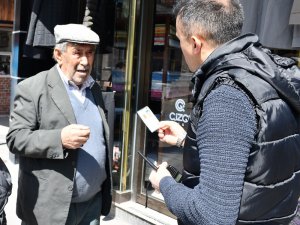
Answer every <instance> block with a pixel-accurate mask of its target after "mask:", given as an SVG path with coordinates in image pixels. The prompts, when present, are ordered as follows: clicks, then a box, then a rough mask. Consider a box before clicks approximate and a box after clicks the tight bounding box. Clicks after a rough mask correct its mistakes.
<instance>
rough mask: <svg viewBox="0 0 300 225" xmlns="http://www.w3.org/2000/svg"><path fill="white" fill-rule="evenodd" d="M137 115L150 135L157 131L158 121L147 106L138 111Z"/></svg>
mask: <svg viewBox="0 0 300 225" xmlns="http://www.w3.org/2000/svg"><path fill="white" fill-rule="evenodd" d="M137 113H138V115H139V116H140V117H141V119H142V121H143V122H144V123H145V125H146V126H147V127H148V129H149V130H150V131H151V132H152V133H153V132H154V131H156V130H158V128H159V121H158V119H157V118H156V116H155V115H154V114H153V112H152V111H151V109H150V108H149V107H148V106H145V107H144V108H142V109H140V110H138V111H137Z"/></svg>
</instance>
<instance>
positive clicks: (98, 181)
mask: <svg viewBox="0 0 300 225" xmlns="http://www.w3.org/2000/svg"><path fill="white" fill-rule="evenodd" d="M69 96H70V100H71V103H72V107H73V110H74V114H75V117H76V121H77V123H78V124H82V125H86V126H88V127H89V128H90V131H91V133H90V137H89V139H88V141H87V142H86V143H85V144H84V145H83V146H82V147H81V148H79V149H78V156H77V165H76V175H75V180H74V189H73V196H72V202H85V201H87V200H89V199H91V198H92V197H93V196H94V195H96V194H97V193H98V192H99V191H100V190H101V185H102V183H103V181H104V180H105V179H106V177H107V175H106V171H105V162H106V146H105V140H104V136H103V133H104V130H103V122H102V119H101V116H100V113H99V110H98V108H97V105H96V104H95V102H94V98H93V95H92V93H91V90H90V88H86V99H85V101H84V103H83V104H82V103H81V102H79V100H78V99H76V97H75V96H74V95H73V94H72V93H69Z"/></svg>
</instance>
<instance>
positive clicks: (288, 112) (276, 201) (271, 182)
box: [182, 46, 300, 224]
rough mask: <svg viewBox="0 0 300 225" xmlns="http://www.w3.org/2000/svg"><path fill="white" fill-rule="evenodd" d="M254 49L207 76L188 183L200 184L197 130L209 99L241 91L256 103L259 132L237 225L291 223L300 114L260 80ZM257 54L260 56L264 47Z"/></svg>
mask: <svg viewBox="0 0 300 225" xmlns="http://www.w3.org/2000/svg"><path fill="white" fill-rule="evenodd" d="M253 48H255V47H253V46H252V47H249V48H248V49H247V50H245V51H244V52H239V53H236V54H231V55H229V56H226V60H223V61H220V60H219V61H218V66H215V67H214V68H213V70H212V71H209V72H208V73H205V81H203V85H202V86H201V87H200V88H199V93H197V95H196V99H197V100H196V101H195V105H194V107H193V111H192V113H191V116H190V123H189V127H188V130H187V138H186V142H185V147H184V150H183V151H184V152H183V167H184V169H183V181H182V182H183V183H184V184H185V185H186V186H189V187H193V186H195V185H197V184H198V183H199V178H200V171H201V165H200V161H199V152H198V149H197V143H196V129H197V123H198V120H199V118H200V117H201V108H202V104H203V101H204V99H205V97H206V96H207V95H208V94H209V93H210V91H211V90H213V89H214V88H216V87H217V86H218V85H222V84H227V85H232V86H235V87H238V88H240V89H241V91H244V92H245V93H246V94H247V95H248V97H249V98H250V99H251V100H252V102H253V104H254V107H255V110H256V115H257V124H258V130H257V134H256V137H255V140H254V143H253V145H252V148H251V150H250V156H249V160H248V165H247V170H246V174H245V182H244V187H243V193H242V199H241V205H240V212H239V216H238V222H237V224H252V223H256V224H259V223H268V222H269V223H270V224H287V223H288V222H289V221H290V220H291V219H292V217H293V216H294V215H295V214H296V211H297V204H298V197H299V195H300V135H299V131H300V115H299V114H298V113H295V111H294V110H293V109H292V108H291V107H290V106H289V105H288V103H286V101H284V100H283V99H282V98H281V97H280V96H279V94H278V92H277V91H276V89H275V88H274V87H273V86H272V85H271V84H269V82H267V81H265V80H264V79H261V78H260V77H259V76H256V72H255V70H256V68H254V67H253V64H252V63H249V62H250V61H251V60H249V56H251V55H252V54H253V52H252V50H253ZM255 51H258V52H260V50H259V49H258V48H255V50H254V52H255ZM256 57H257V55H256ZM245 68H247V69H245ZM262 68H263V67H262ZM260 69H261V68H260ZM260 72H261V71H260ZM264 72H265V73H270V70H266V71H264ZM201 75H204V74H201Z"/></svg>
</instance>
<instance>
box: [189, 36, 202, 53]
mask: <svg viewBox="0 0 300 225" xmlns="http://www.w3.org/2000/svg"><path fill="white" fill-rule="evenodd" d="M191 40H192V42H193V43H192V44H193V52H194V54H199V53H200V50H201V48H202V40H201V37H200V36H198V35H192V37H191Z"/></svg>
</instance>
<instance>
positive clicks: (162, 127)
mask: <svg viewBox="0 0 300 225" xmlns="http://www.w3.org/2000/svg"><path fill="white" fill-rule="evenodd" d="M185 135H186V132H185V130H184V129H183V127H182V126H180V124H178V123H176V122H174V121H160V122H159V129H158V137H159V140H160V141H161V142H166V143H168V144H170V145H176V142H177V139H178V138H181V137H185Z"/></svg>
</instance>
